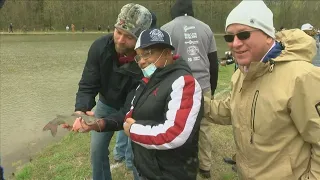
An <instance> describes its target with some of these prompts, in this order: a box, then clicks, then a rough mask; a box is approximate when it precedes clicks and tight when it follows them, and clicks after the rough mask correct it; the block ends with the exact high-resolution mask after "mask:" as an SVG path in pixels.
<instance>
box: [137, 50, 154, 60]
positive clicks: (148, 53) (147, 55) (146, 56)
mask: <svg viewBox="0 0 320 180" xmlns="http://www.w3.org/2000/svg"><path fill="white" fill-rule="evenodd" d="M150 56H151V49H149V50H147V52H145V53H143V54H141V55H138V54H137V55H136V56H134V60H135V61H136V63H138V62H139V61H140V60H141V59H142V58H143V59H145V60H146V59H148V58H150Z"/></svg>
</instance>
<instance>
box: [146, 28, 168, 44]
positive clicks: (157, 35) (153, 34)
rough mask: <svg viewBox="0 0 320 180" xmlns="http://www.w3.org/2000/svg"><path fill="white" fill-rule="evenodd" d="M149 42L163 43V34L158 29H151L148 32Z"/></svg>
mask: <svg viewBox="0 0 320 180" xmlns="http://www.w3.org/2000/svg"><path fill="white" fill-rule="evenodd" d="M149 34H150V38H151V40H150V41H164V39H163V37H164V34H163V33H162V32H161V31H160V30H159V29H153V30H152V31H150V33H149Z"/></svg>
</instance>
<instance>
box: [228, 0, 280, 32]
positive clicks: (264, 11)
mask: <svg viewBox="0 0 320 180" xmlns="http://www.w3.org/2000/svg"><path fill="white" fill-rule="evenodd" d="M230 24H243V25H247V26H250V27H253V28H257V29H260V30H261V31H263V32H264V33H266V34H267V35H268V36H270V37H272V38H275V28H274V27H273V13H272V12H271V10H270V9H269V8H268V7H267V6H266V4H265V3H264V2H263V1H262V0H243V1H241V2H240V4H239V5H238V6H236V7H235V8H234V9H233V10H232V11H231V12H230V14H229V15H228V18H227V21H226V27H225V30H226V31H227V27H228V26H229V25H230Z"/></svg>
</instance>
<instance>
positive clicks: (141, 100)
mask: <svg viewBox="0 0 320 180" xmlns="http://www.w3.org/2000/svg"><path fill="white" fill-rule="evenodd" d="M128 102H129V103H128ZM128 105H130V106H129V107H128ZM126 107H127V109H129V110H128V112H127V114H126V117H121V116H109V117H107V118H105V119H104V120H105V121H106V128H107V129H106V131H112V130H117V129H120V128H122V126H123V122H124V120H125V119H126V118H129V117H131V118H133V119H134V120H136V122H135V123H134V124H132V126H131V128H130V138H131V140H132V141H133V143H132V149H133V153H134V164H135V167H136V168H137V170H138V172H139V173H140V174H141V175H142V176H143V177H145V178H147V179H149V180H181V179H183V180H196V176H197V169H198V136H199V128H200V120H201V119H202V117H203V98H202V90H201V87H200V85H199V83H198V82H197V80H196V79H195V78H194V77H193V76H192V73H191V70H190V68H189V67H188V64H187V63H186V62H185V61H184V60H182V59H179V60H176V61H175V62H174V63H173V64H171V65H167V66H166V67H165V68H158V69H157V70H156V71H155V72H154V74H153V75H152V76H151V78H150V79H146V78H144V80H143V81H141V83H140V85H139V86H138V87H137V89H136V90H135V92H134V95H133V98H132V97H131V98H128V99H127V101H126ZM118 115H119V114H118ZM123 116H124V114H123ZM112 127H113V128H112Z"/></svg>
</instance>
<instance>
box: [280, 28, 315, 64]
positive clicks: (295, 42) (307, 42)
mask: <svg viewBox="0 0 320 180" xmlns="http://www.w3.org/2000/svg"><path fill="white" fill-rule="evenodd" d="M276 40H277V41H280V42H281V43H282V44H283V45H284V47H285V48H284V50H282V53H281V54H280V55H279V56H278V57H277V58H275V59H274V61H275V62H283V61H307V62H310V63H311V62H312V59H313V57H314V56H315V55H316V41H315V40H314V39H313V38H312V37H311V36H309V35H307V34H306V33H305V32H303V31H301V30H300V29H290V30H283V31H280V32H278V33H277V34H276Z"/></svg>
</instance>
